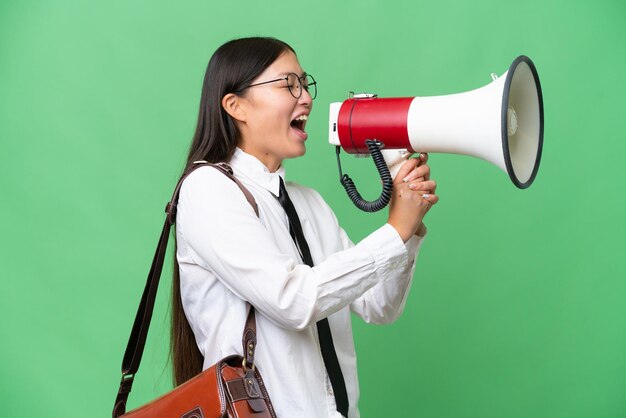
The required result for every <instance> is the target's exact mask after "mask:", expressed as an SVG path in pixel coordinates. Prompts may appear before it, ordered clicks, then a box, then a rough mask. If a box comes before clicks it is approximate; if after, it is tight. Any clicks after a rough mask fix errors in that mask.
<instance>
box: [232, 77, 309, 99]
mask: <svg viewBox="0 0 626 418" xmlns="http://www.w3.org/2000/svg"><path fill="white" fill-rule="evenodd" d="M292 74H293V75H295V76H296V78H297V79H298V83H300V95H299V96H298V97H296V95H295V94H293V91H292V90H291V87H290V86H289V76H290V75H292ZM307 77H311V80H313V82H312V83H308V84H307V85H306V86H305V85H304V84H303V83H302V80H303V79H306V78H307ZM277 81H286V82H287V88H288V89H289V93H291V96H292V97H293V98H295V99H299V98H300V97H302V91H303V90H306V91H307V92H308V91H309V87H311V86H315V89H314V92H315V96H311V100H315V98H316V97H317V81H315V78H314V77H313V76H312V75H311V74H306V73H305V74H304V75H303V76H302V77H300V76H299V75H298V74H296V73H289V74H287V76H286V77H282V78H277V79H275V80H269V81H262V82H260V83H254V84H249V85H247V86H246V87H244V88H242V89H239V90H237V91H234V92H233V93H240V92H242V91H244V90H245V89H248V88H250V87H255V86H261V85H263V84H269V83H275V82H277ZM309 94H310V93H309Z"/></svg>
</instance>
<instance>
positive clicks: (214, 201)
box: [176, 167, 407, 329]
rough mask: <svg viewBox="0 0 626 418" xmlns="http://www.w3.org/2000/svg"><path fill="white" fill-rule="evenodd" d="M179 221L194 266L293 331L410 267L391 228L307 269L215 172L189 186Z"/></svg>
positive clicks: (201, 172) (198, 175)
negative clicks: (280, 246)
mask: <svg viewBox="0 0 626 418" xmlns="http://www.w3.org/2000/svg"><path fill="white" fill-rule="evenodd" d="M176 221H177V229H178V230H177V235H178V237H179V238H180V239H182V241H183V242H182V243H179V245H184V246H185V247H186V250H187V253H188V254H189V257H190V258H191V259H192V260H193V262H194V263H195V264H197V265H199V266H201V267H202V268H204V269H207V270H209V271H210V272H211V273H212V274H213V275H215V276H216V277H217V278H218V280H219V281H220V282H221V283H222V284H223V285H224V286H226V287H227V288H228V289H229V290H230V291H231V292H233V293H234V294H236V295H237V296H238V297H239V298H241V299H243V300H245V301H248V302H249V303H250V304H252V305H253V306H254V307H255V308H256V309H258V310H259V311H260V312H262V313H263V314H264V315H265V316H266V317H268V318H269V319H270V320H272V321H273V322H275V323H277V324H278V325H280V326H283V327H286V328H291V329H303V328H305V327H307V326H309V325H311V324H313V323H314V322H317V321H318V320H319V319H322V318H324V317H327V316H329V315H331V314H333V313H334V312H337V311H338V310H340V309H342V308H344V307H346V306H348V305H349V304H350V303H352V302H354V301H355V300H357V299H358V298H359V297H361V296H363V295H364V294H365V293H366V292H367V291H368V290H369V289H371V288H373V287H374V286H376V285H377V284H379V283H381V282H383V281H385V280H387V278H388V277H389V276H390V274H391V272H393V271H397V270H398V269H402V268H403V267H402V266H405V265H406V264H407V251H406V249H405V246H404V245H403V244H402V241H401V240H400V238H399V236H398V234H397V233H396V231H395V230H394V229H393V228H392V227H391V226H389V225H385V226H383V227H381V228H379V229H378V230H376V231H374V232H373V233H372V234H370V235H369V236H368V237H366V238H365V239H363V240H362V241H361V242H359V243H358V244H357V245H355V246H351V247H349V248H346V249H344V250H343V251H339V252H337V253H335V254H332V255H330V256H329V257H328V258H326V259H325V260H324V261H323V262H321V263H319V264H318V265H316V266H315V267H312V268H311V267H309V266H307V265H305V264H300V263H299V262H298V260H296V259H294V258H293V257H292V256H291V255H289V254H285V252H284V251H281V250H280V249H279V246H278V245H277V243H276V241H275V238H274V237H273V236H272V234H271V233H270V231H269V230H268V228H266V226H265V225H264V224H263V222H262V220H260V219H259V218H258V217H257V216H256V214H255V213H254V211H253V209H252V207H251V206H250V204H249V203H248V202H247V200H246V199H245V197H244V195H243V193H242V192H241V190H239V188H238V187H237V185H236V184H235V183H234V182H232V181H231V180H230V179H228V178H227V177H226V176H224V175H223V174H222V173H219V172H218V171H217V170H215V169H213V168H210V167H206V168H200V169H198V170H196V171H195V172H194V173H192V174H191V175H189V177H187V179H186V180H185V181H184V182H183V185H182V187H181V192H180V197H179V202H178V212H177V220H176ZM381 249H383V250H381Z"/></svg>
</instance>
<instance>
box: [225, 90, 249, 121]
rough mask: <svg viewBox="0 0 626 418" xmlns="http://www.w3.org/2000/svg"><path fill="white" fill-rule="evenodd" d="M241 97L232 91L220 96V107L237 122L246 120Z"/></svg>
mask: <svg viewBox="0 0 626 418" xmlns="http://www.w3.org/2000/svg"><path fill="white" fill-rule="evenodd" d="M242 100H243V99H242V98H241V97H239V96H237V95H236V94H234V93H228V94H227V95H226V96H224V97H223V98H222V107H223V108H224V110H225V111H226V113H228V114H229V115H230V116H231V117H232V118H233V119H235V120H236V121H239V122H245V121H246V112H245V111H244V108H243V106H242V103H241V101H242Z"/></svg>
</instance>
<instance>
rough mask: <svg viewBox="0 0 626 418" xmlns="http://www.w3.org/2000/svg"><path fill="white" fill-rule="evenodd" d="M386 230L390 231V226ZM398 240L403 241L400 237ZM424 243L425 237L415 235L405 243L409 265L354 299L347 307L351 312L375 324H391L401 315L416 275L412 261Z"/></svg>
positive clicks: (399, 268) (395, 271)
mask: <svg viewBox="0 0 626 418" xmlns="http://www.w3.org/2000/svg"><path fill="white" fill-rule="evenodd" d="M389 227H390V228H392V229H393V227H392V226H390V225H389ZM394 232H395V229H394ZM398 239H399V240H400V241H402V240H401V238H400V237H399V236H398ZM423 240H424V237H421V236H417V235H414V236H413V237H411V238H410V239H409V240H408V241H407V242H406V243H405V244H404V246H405V249H406V252H407V258H408V262H407V263H406V264H403V265H401V266H399V267H398V268H397V269H396V270H394V271H393V272H392V273H391V274H390V277H389V278H388V279H387V280H384V281H382V282H381V283H379V284H378V285H376V286H373V287H372V288H370V289H369V290H368V291H367V292H365V294H363V295H362V296H361V297H359V298H358V299H356V300H355V301H354V302H353V303H352V304H351V305H350V309H351V310H352V312H354V313H356V314H357V315H359V316H360V317H361V318H362V319H363V320H364V321H365V322H368V323H374V324H386V323H390V322H393V321H395V320H396V319H397V318H398V317H399V316H400V315H401V314H402V312H403V311H404V306H405V304H406V299H407V296H408V294H409V290H410V288H411V283H412V281H413V276H414V273H415V260H416V258H417V254H418V251H419V249H420V247H421V246H422V243H423Z"/></svg>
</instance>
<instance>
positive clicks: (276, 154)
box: [172, 38, 438, 418]
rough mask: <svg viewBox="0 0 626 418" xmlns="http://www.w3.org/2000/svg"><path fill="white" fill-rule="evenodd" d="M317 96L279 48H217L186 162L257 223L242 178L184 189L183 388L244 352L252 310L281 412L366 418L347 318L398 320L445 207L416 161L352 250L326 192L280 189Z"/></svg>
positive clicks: (234, 190) (261, 359) (234, 192)
mask: <svg viewBox="0 0 626 418" xmlns="http://www.w3.org/2000/svg"><path fill="white" fill-rule="evenodd" d="M316 88H317V86H316V85H315V81H314V79H313V78H312V77H311V76H310V75H307V73H306V72H305V71H304V70H303V69H302V67H301V66H300V63H299V62H298V59H297V57H296V54H295V52H294V51H293V49H292V48H291V47H290V46H289V45H287V44H286V43H284V42H281V41H278V40H276V39H273V38H245V39H238V40H234V41H231V42H228V43H226V44H224V45H222V46H221V47H220V48H219V49H218V50H217V51H216V52H215V54H214V55H213V57H212V58H211V60H210V62H209V65H208V68H207V71H206V75H205V79H204V86H203V89H202V99H201V104H200V114H199V118H198V125H197V129H196V132H195V135H194V138H193V142H192V144H191V149H190V152H189V158H188V160H187V164H188V165H191V164H193V161H196V160H206V161H209V162H227V163H228V164H229V165H230V166H231V167H232V169H233V171H234V175H235V176H236V177H237V178H238V179H239V180H240V181H241V182H242V183H243V184H244V185H245V186H246V188H248V190H249V191H250V192H251V193H252V195H253V196H254V198H255V200H256V202H257V204H258V208H259V216H258V217H257V215H256V214H255V212H254V211H253V209H252V207H251V206H250V204H249V203H248V201H247V200H246V198H245V197H244V195H243V193H242V192H241V190H240V189H239V188H238V187H237V185H236V184H235V183H233V182H232V181H231V180H230V179H228V178H227V177H226V176H225V175H223V174H222V173H220V172H218V171H217V170H216V169H214V168H211V167H202V168H200V169H198V170H196V171H195V172H193V173H192V174H191V175H190V176H189V177H188V178H187V179H186V180H185V181H184V183H183V185H182V188H181V193H180V198H179V203H178V212H177V219H176V224H177V228H176V243H177V252H176V257H177V267H178V268H175V277H174V283H173V316H172V357H173V365H174V375H175V381H176V383H177V384H180V383H182V382H184V381H185V380H187V379H189V378H191V377H192V376H194V375H195V374H197V373H199V372H200V371H201V370H202V368H203V367H209V366H211V365H212V364H214V363H215V362H216V361H217V360H219V359H221V358H223V357H225V356H227V355H230V354H235V353H240V351H241V335H242V331H243V326H244V323H245V320H246V315H247V306H248V305H247V303H249V304H251V305H252V306H254V307H255V308H256V311H257V314H256V321H257V334H258V335H257V339H258V342H257V344H258V345H257V350H256V354H255V364H256V367H258V369H259V370H260V372H261V374H262V376H263V379H264V382H265V385H266V386H267V389H268V392H269V394H270V397H271V399H272V403H273V405H274V408H275V410H276V413H277V415H278V416H279V417H282V418H291V417H299V418H301V417H315V418H319V417H340V416H342V414H343V415H347V416H349V417H358V416H359V412H358V407H357V402H358V396H359V388H358V382H357V369H356V356H355V352H354V344H353V338H352V329H351V324H350V312H354V313H355V314H357V315H358V316H360V317H361V318H363V320H365V321H366V322H370V323H388V322H391V321H393V320H395V319H396V318H397V317H398V316H399V315H400V313H401V312H402V310H403V307H404V303H405V300H406V296H407V293H408V290H409V287H410V284H411V279H412V277H413V272H414V268H415V265H414V261H415V258H416V254H417V251H418V249H419V247H420V245H421V243H422V237H423V236H424V233H425V228H424V227H423V224H422V219H423V217H424V215H425V214H426V213H427V212H428V210H429V209H430V207H431V206H432V205H433V204H435V203H436V202H437V200H438V197H437V195H436V194H435V188H436V185H435V182H434V181H433V180H431V179H430V169H429V167H428V165H427V164H426V161H427V156H426V155H425V154H422V155H420V157H419V158H412V159H410V160H409V161H408V162H406V163H405V164H404V165H403V166H402V168H401V170H400V172H399V174H398V175H397V176H396V180H394V192H393V197H392V200H391V203H390V206H389V218H388V222H387V223H386V224H385V225H383V226H382V227H380V228H378V229H377V230H375V231H374V232H373V233H372V234H370V235H369V236H368V237H366V238H365V239H363V240H362V241H361V242H359V243H358V244H356V245H354V244H353V243H352V242H350V240H349V238H348V237H347V235H346V234H345V232H344V231H343V230H342V229H341V228H340V227H339V225H338V224H337V219H336V218H335V216H334V214H333V212H332V210H331V209H330V208H329V207H328V206H327V205H326V203H325V202H324V201H323V199H322V198H321V197H320V195H319V194H318V193H317V192H315V191H314V190H311V189H309V188H305V187H303V186H300V185H298V184H295V183H290V182H287V183H284V182H283V179H284V178H285V169H284V168H283V166H282V162H283V161H284V160H285V159H287V158H295V157H299V156H302V155H303V154H304V153H305V150H306V147H305V144H306V141H307V139H308V135H307V133H306V124H307V119H308V117H309V115H310V113H311V110H312V105H313V99H314V97H315V93H316ZM283 184H286V191H287V192H288V195H289V197H290V199H291V201H292V202H293V206H295V210H296V212H297V215H298V217H299V220H300V224H301V227H302V230H303V233H304V236H305V238H306V241H307V243H308V247H309V249H310V254H311V258H312V260H313V264H314V266H313V267H310V266H308V265H306V264H304V262H303V255H302V252H301V251H302V248H300V245H296V244H295V243H294V239H292V237H291V235H290V228H289V220H288V218H287V215H286V212H285V209H283V206H281V203H280V202H279V199H278V197H279V195H281V191H280V190H281V187H284V186H282V185H283ZM325 319H327V321H328V322H327V323H328V325H329V326H330V334H331V337H332V338H331V339H332V342H331V346H332V349H333V350H334V353H335V356H336V357H335V359H336V361H337V362H338V365H339V367H340V373H341V375H342V379H343V385H345V393H346V394H347V400H346V402H345V403H344V402H343V401H341V402H339V401H338V399H339V398H337V397H336V393H335V392H337V390H335V391H334V390H333V387H335V389H337V386H335V385H336V384H337V383H336V380H333V381H332V382H331V379H330V378H329V372H328V371H327V369H328V368H329V367H330V366H329V365H327V364H325V361H326V362H327V361H328V360H327V359H326V357H324V356H323V355H322V353H321V350H322V349H321V348H320V344H321V343H320V337H319V336H318V328H317V326H316V323H317V322H318V321H321V322H323V321H324V320H325ZM240 354H241V353H240ZM331 374H332V373H331ZM344 397H345V396H344ZM340 404H341V405H340ZM338 411H341V413H340V412H338Z"/></svg>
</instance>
